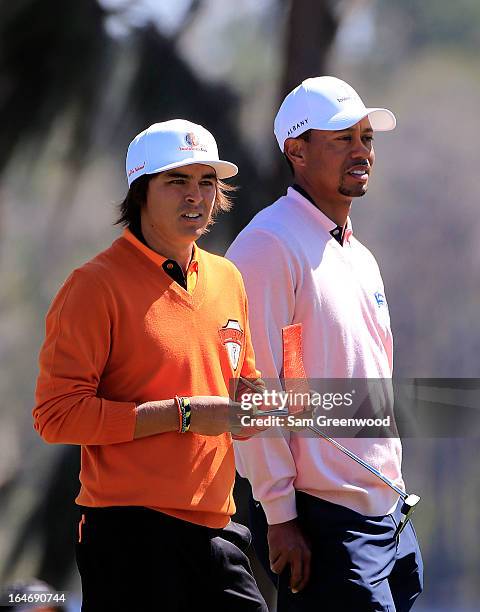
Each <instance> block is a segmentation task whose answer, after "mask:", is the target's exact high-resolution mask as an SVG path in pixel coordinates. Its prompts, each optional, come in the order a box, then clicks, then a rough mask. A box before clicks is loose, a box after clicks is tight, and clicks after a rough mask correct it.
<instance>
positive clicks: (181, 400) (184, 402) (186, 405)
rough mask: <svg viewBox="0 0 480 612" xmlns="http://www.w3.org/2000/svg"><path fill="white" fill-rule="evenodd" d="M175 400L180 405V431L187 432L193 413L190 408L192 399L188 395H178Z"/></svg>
mask: <svg viewBox="0 0 480 612" xmlns="http://www.w3.org/2000/svg"><path fill="white" fill-rule="evenodd" d="M175 401H176V402H177V407H178V419H179V428H178V433H182V434H183V433H187V431H188V430H189V429H190V419H191V415H192V412H191V409H190V399H189V398H188V397H178V395H176V396H175Z"/></svg>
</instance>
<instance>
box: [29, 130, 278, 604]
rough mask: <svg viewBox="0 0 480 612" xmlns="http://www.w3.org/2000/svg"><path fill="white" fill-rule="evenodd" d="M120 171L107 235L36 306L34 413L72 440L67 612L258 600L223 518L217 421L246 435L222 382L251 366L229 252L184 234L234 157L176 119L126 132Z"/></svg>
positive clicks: (197, 232) (219, 199)
mask: <svg viewBox="0 0 480 612" xmlns="http://www.w3.org/2000/svg"><path fill="white" fill-rule="evenodd" d="M126 170H127V178H128V184H129V191H128V194H127V196H126V198H125V200H124V201H123V203H122V204H121V216H120V219H119V221H118V222H119V223H121V224H123V225H124V226H125V230H124V233H123V235H122V237H121V238H119V239H118V240H116V241H115V242H114V243H113V244H112V246H111V247H110V248H108V249H107V250H105V251H103V252H102V253H100V254H99V255H97V256H96V257H95V258H94V259H92V260H91V261H89V262H88V263H86V264H85V265H83V266H82V267H80V268H79V269H77V270H75V271H74V272H73V273H72V274H71V275H70V277H69V278H68V279H67V280H66V282H65V284H64V285H63V287H62V288H61V289H60V291H59V293H58V295H57V296H56V298H55V299H54V301H53V303H52V306H51V307H50V310H49V312H48V315H47V321H46V338H45V342H44V344H43V347H42V349H41V353H40V374H39V378H38V382H37V390H36V407H35V408H34V410H33V415H34V422H35V428H36V430H37V431H38V432H39V434H40V435H41V436H42V438H43V439H44V440H46V441H47V442H50V443H61V444H79V445H81V453H82V463H81V472H80V481H81V490H80V493H79V495H78V497H77V499H76V502H77V504H78V505H79V506H80V507H81V508H80V515H81V519H80V522H79V529H78V543H77V547H76V550H77V563H78V567H79V571H80V575H81V578H82V590H83V607H82V610H84V611H87V612H91V611H95V612H96V611H99V612H100V611H102V612H104V611H105V610H121V609H129V610H147V609H152V610H154V609H155V610H157V609H158V610H165V611H166V612H167V611H168V612H176V611H178V612H180V611H183V610H190V609H191V608H193V607H200V608H203V609H208V610H210V611H214V610H218V611H219V612H220V611H222V612H224V611H225V610H229V611H235V610H242V611H243V610H245V611H250V610H251V611H252V612H253V611H256V612H257V611H262V612H266V610H267V608H266V605H265V602H264V601H263V599H262V597H261V595H260V593H259V591H258V588H257V586H256V584H255V581H254V579H253V577H252V575H251V570H250V566H249V563H248V559H247V557H246V555H245V554H244V550H245V548H246V547H247V546H248V545H249V543H250V534H249V532H248V529H247V528H245V527H243V526H241V525H237V524H235V523H233V522H231V521H230V516H231V515H232V514H233V513H234V512H235V504H234V501H233V497H232V489H233V483H234V476H235V465H234V456H233V449H232V441H231V434H230V432H232V431H234V432H235V431H237V432H240V433H241V435H243V434H244V433H245V432H244V431H243V430H242V429H241V428H240V427H239V415H240V414H241V410H240V409H239V408H240V406H239V405H238V404H235V403H233V402H231V401H229V398H228V396H229V384H230V381H231V380H232V379H238V378H239V376H243V377H246V378H250V379H252V378H258V376H259V375H260V374H259V372H258V371H257V370H256V368H255V361H254V354H253V349H252V344H251V340H250V331H249V327H248V313H247V300H246V297H245V290H244V286H243V282H242V279H241V276H240V274H239V272H238V271H237V269H236V268H235V267H234V265H233V264H231V263H230V262H229V261H227V260H226V259H224V258H222V257H217V256H215V255H212V254H210V253H207V252H206V251H203V250H202V249H200V248H198V247H197V246H196V244H195V241H196V240H197V239H198V238H199V237H200V236H201V235H202V234H203V233H204V232H205V230H206V228H207V227H208V226H209V225H210V224H211V223H212V220H213V218H214V216H215V215H216V214H217V213H218V212H219V211H220V210H228V208H229V201H228V197H227V192H228V186H227V185H225V184H224V183H223V182H222V180H221V179H224V178H228V177H231V176H234V175H235V174H236V173H237V171H238V169H237V167H236V166H235V165H234V164H232V163H229V162H226V161H221V160H219V156H218V150H217V145H216V143H215V140H214V138H213V136H212V135H211V134H210V133H209V132H208V131H207V130H206V129H204V128H203V127H201V126H199V125H196V124H193V123H190V122H188V121H185V120H180V119H176V120H172V121H167V122H164V123H157V124H154V125H152V126H150V127H149V128H148V129H146V130H145V131H143V132H141V133H140V134H139V135H138V136H137V137H136V138H135V139H134V140H133V141H132V142H131V144H130V146H129V149H128V153H127V162H126ZM247 433H248V432H247Z"/></svg>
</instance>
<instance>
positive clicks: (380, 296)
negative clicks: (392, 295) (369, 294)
mask: <svg viewBox="0 0 480 612" xmlns="http://www.w3.org/2000/svg"><path fill="white" fill-rule="evenodd" d="M374 295H375V301H376V302H377V306H378V307H379V308H380V306H385V304H386V303H387V301H386V299H385V296H384V295H383V293H380V291H376V292H375V293H374Z"/></svg>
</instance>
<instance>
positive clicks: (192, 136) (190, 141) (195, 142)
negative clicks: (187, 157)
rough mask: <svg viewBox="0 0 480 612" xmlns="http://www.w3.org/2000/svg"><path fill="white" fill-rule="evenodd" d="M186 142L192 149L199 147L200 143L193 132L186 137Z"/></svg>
mask: <svg viewBox="0 0 480 612" xmlns="http://www.w3.org/2000/svg"><path fill="white" fill-rule="evenodd" d="M185 142H186V143H187V144H188V145H190V146H191V147H198V145H199V142H200V141H199V140H198V138H197V136H196V135H195V134H194V133H193V132H188V134H187V135H186V136H185Z"/></svg>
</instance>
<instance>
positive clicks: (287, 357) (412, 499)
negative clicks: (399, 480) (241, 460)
mask: <svg viewBox="0 0 480 612" xmlns="http://www.w3.org/2000/svg"><path fill="white" fill-rule="evenodd" d="M301 331H302V329H301V323H298V324H295V325H288V326H286V327H284V328H283V329H282V340H283V349H284V378H285V379H287V378H289V379H300V378H301V379H304V380H305V382H306V377H305V370H304V368H303V361H302V354H301ZM287 353H289V354H287ZM286 364H288V369H289V370H291V371H290V372H285V370H286V369H287V367H286ZM298 373H300V374H301V375H300V376H298ZM287 374H288V375H287ZM240 380H241V381H242V382H243V383H244V384H245V386H246V387H248V388H250V389H251V390H252V391H255V392H256V393H263V392H264V390H265V389H263V388H261V387H257V386H255V385H254V384H253V383H251V382H250V381H249V380H247V379H246V378H243V377H240ZM255 412H256V414H257V415H259V416H267V415H270V414H274V415H277V416H288V415H289V414H291V411H290V410H289V409H276V410H275V409H274V410H256V411H255ZM297 414H298V413H297ZM307 428H308V429H310V430H311V431H313V432H314V433H316V434H317V435H318V436H320V437H321V438H323V439H324V440H326V441H327V442H329V443H330V444H332V445H333V446H334V447H335V448H336V449H338V450H339V451H340V452H342V453H343V454H344V455H347V457H350V459H352V460H353V461H355V462H356V463H358V464H359V465H361V466H362V467H363V468H365V469H366V470H368V471H369V472H370V473H371V474H373V475H374V476H376V477H377V478H379V479H380V480H381V481H382V482H383V483H384V484H386V485H387V486H388V487H390V488H391V489H392V490H393V491H395V493H397V495H398V496H399V497H400V498H401V500H402V502H403V503H402V507H401V509H400V511H401V513H402V518H401V519H400V522H399V524H398V526H397V529H396V531H395V534H394V537H395V538H397V537H398V536H399V535H400V534H401V533H402V531H403V530H404V529H405V527H406V526H407V524H408V521H409V520H410V518H411V516H412V514H413V512H414V510H415V509H416V507H417V505H418V503H419V501H420V496H418V495H416V494H415V493H410V494H408V493H406V492H405V491H403V490H402V489H400V487H398V486H397V485H396V484H395V483H394V482H392V481H391V480H390V478H388V477H387V476H385V474H382V473H381V472H380V471H379V470H377V469H376V468H374V467H373V466H371V465H370V464H369V463H367V462H366V461H364V460H363V459H361V458H360V457H359V456H358V455H356V454H355V453H354V452H352V451H351V450H349V449H348V448H346V447H345V446H343V445H342V444H340V443H339V442H337V441H336V440H334V439H333V438H331V437H330V436H328V435H327V434H326V433H324V432H323V431H322V430H321V429H320V428H319V427H317V426H316V425H308V426H307Z"/></svg>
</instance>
